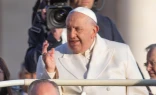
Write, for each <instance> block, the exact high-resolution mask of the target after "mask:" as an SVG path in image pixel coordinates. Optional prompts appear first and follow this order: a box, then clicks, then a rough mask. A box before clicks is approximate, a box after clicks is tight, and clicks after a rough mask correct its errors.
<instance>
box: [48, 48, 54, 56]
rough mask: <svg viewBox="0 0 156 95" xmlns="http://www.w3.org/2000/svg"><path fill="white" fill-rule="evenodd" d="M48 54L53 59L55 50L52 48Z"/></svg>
mask: <svg viewBox="0 0 156 95" xmlns="http://www.w3.org/2000/svg"><path fill="white" fill-rule="evenodd" d="M49 53H50V56H51V57H53V58H54V53H55V49H54V48H52V49H51V50H50V51H49Z"/></svg>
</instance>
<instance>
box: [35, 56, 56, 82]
mask: <svg viewBox="0 0 156 95" xmlns="http://www.w3.org/2000/svg"><path fill="white" fill-rule="evenodd" d="M36 76H37V79H50V78H51V79H53V77H54V76H55V72H53V73H49V72H47V70H46V69H45V63H44V61H43V59H42V55H41V56H40V57H39V59H38V62H37V69H36Z"/></svg>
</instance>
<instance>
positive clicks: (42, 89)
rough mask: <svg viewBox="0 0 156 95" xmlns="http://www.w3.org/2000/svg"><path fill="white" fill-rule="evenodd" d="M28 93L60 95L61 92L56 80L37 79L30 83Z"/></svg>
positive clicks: (33, 94)
mask: <svg viewBox="0 0 156 95" xmlns="http://www.w3.org/2000/svg"><path fill="white" fill-rule="evenodd" d="M28 95H60V92H59V89H58V86H57V84H56V83H55V82H53V81H49V80H36V81H34V82H32V83H31V84H30V86H29V90H28Z"/></svg>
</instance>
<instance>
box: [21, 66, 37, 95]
mask: <svg viewBox="0 0 156 95" xmlns="http://www.w3.org/2000/svg"><path fill="white" fill-rule="evenodd" d="M19 79H36V73H29V72H28V71H27V70H26V69H25V66H24V64H22V65H21V70H20V72H19ZM20 88H21V89H20V91H19V93H20V95H28V94H27V92H28V86H24V85H22V86H20Z"/></svg>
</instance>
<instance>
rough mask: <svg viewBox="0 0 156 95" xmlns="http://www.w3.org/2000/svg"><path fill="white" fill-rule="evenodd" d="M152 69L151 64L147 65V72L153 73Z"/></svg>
mask: <svg viewBox="0 0 156 95" xmlns="http://www.w3.org/2000/svg"><path fill="white" fill-rule="evenodd" d="M151 69H152V65H151V64H150V63H147V67H146V70H147V71H151Z"/></svg>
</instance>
